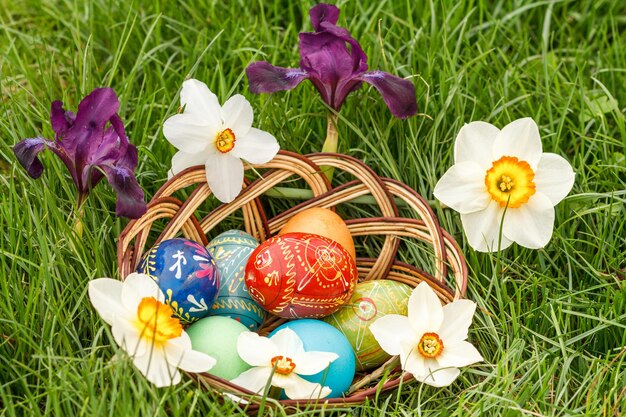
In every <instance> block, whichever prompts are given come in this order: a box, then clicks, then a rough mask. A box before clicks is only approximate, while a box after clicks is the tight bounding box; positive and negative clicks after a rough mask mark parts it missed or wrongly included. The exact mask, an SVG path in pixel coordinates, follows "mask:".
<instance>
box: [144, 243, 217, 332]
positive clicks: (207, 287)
mask: <svg viewBox="0 0 626 417" xmlns="http://www.w3.org/2000/svg"><path fill="white" fill-rule="evenodd" d="M137 272H140V273H144V274H147V275H150V276H151V277H152V278H153V279H154V280H155V281H156V283H157V284H159V288H161V290H162V291H163V294H165V301H166V302H167V304H169V305H170V306H171V307H172V308H173V309H174V311H175V312H176V313H175V314H174V315H175V316H176V317H178V318H179V319H181V321H182V322H183V323H193V322H194V321H196V320H198V319H200V318H202V317H205V316H207V315H208V314H209V311H210V309H211V306H212V305H213V302H214V301H215V298H216V297H217V292H218V289H219V283H220V277H219V272H218V270H217V267H216V265H215V261H214V260H213V257H212V256H211V255H210V254H209V251H208V250H207V249H206V248H205V247H204V246H202V245H201V244H199V243H197V242H194V241H191V240H187V239H170V240H164V241H163V242H161V243H159V244H157V245H155V246H154V247H153V248H152V249H150V251H149V252H148V253H147V254H146V255H145V256H144V257H143V259H142V260H141V262H140V263H139V266H138V267H137Z"/></svg>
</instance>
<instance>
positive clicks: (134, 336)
mask: <svg viewBox="0 0 626 417" xmlns="http://www.w3.org/2000/svg"><path fill="white" fill-rule="evenodd" d="M111 333H112V334H113V338H114V339H115V343H117V344H118V346H119V347H121V348H122V349H124V350H125V351H126V353H128V355H129V356H133V357H134V356H143V355H145V354H146V352H147V351H148V350H151V349H153V346H152V341H148V340H147V339H145V338H143V337H142V335H141V329H138V328H137V327H136V326H134V325H133V323H132V322H131V321H130V320H128V319H126V318H124V317H123V316H118V317H115V320H114V322H113V324H112V325H111Z"/></svg>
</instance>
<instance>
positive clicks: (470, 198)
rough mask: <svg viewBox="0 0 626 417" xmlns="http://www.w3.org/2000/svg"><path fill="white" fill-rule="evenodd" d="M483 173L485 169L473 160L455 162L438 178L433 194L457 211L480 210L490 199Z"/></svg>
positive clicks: (469, 211)
mask: <svg viewBox="0 0 626 417" xmlns="http://www.w3.org/2000/svg"><path fill="white" fill-rule="evenodd" d="M485 173H486V170H485V169H483V168H481V167H480V166H479V165H478V164H477V163H475V162H459V163H456V164H454V165H453V166H452V167H451V168H450V169H449V170H448V171H446V173H445V174H443V176H442V177H441V178H440V179H439V181H438V182H437V185H435V190H434V191H433V194H434V195H435V197H437V199H438V200H439V201H441V202H442V203H444V204H445V205H446V206H448V207H450V208H452V209H453V210H456V211H458V212H459V213H472V212H475V211H478V210H482V209H484V208H485V207H487V205H488V204H489V201H491V197H490V195H489V193H488V192H487V187H486V186H485V175H486V174H485Z"/></svg>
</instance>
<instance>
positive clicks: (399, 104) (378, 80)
mask: <svg viewBox="0 0 626 417" xmlns="http://www.w3.org/2000/svg"><path fill="white" fill-rule="evenodd" d="M360 79H361V80H363V81H365V82H366V83H368V84H371V85H373V86H374V88H376V89H377V90H378V92H379V93H380V95H381V96H382V97H383V100H384V101H385V104H387V107H389V110H390V111H391V114H393V115H394V116H396V117H399V118H401V119H404V118H407V117H409V116H413V115H414V114H415V113H417V101H416V100H415V86H414V85H413V83H412V82H410V81H409V80H405V79H404V78H400V77H396V76H395V75H391V74H388V73H386V72H383V71H372V72H366V73H365V74H363V75H362V76H361V77H360Z"/></svg>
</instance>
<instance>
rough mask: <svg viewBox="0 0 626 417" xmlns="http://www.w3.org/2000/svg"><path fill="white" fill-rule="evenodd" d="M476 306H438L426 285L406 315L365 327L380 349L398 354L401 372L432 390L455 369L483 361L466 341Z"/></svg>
mask: <svg viewBox="0 0 626 417" xmlns="http://www.w3.org/2000/svg"><path fill="white" fill-rule="evenodd" d="M474 310H476V303H474V302H472V301H469V300H456V301H454V302H452V303H450V304H447V305H445V306H443V307H442V306H441V302H440V301H439V298H438V297H437V295H436V294H435V292H434V291H433V290H432V289H431V288H430V286H429V285H428V284H427V283H426V282H422V283H420V284H419V285H418V286H417V287H416V288H415V289H414V290H413V292H412V293H411V297H410V298H409V315H408V317H407V316H401V315H398V314H389V315H387V316H383V317H381V318H379V319H377V320H376V321H375V322H374V323H372V324H371V325H370V327H369V329H370V330H371V332H372V334H373V335H374V337H375V338H376V341H378V344H379V345H380V347H381V348H382V349H383V350H384V351H385V352H387V353H389V354H390V355H400V363H401V365H402V369H403V370H405V371H407V372H410V373H411V374H413V376H414V377H415V379H417V380H418V381H421V382H424V383H426V384H428V385H432V386H434V387H445V386H447V385H450V384H451V383H452V381H454V380H455V379H456V377H457V376H459V373H460V371H459V369H458V368H459V367H461V366H467V365H471V364H473V363H476V362H480V361H482V360H483V357H482V356H481V355H480V353H478V351H477V350H476V348H475V347H474V346H472V344H471V343H469V342H467V341H466V339H467V331H468V329H469V326H470V324H471V323H472V317H473V316H474Z"/></svg>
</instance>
